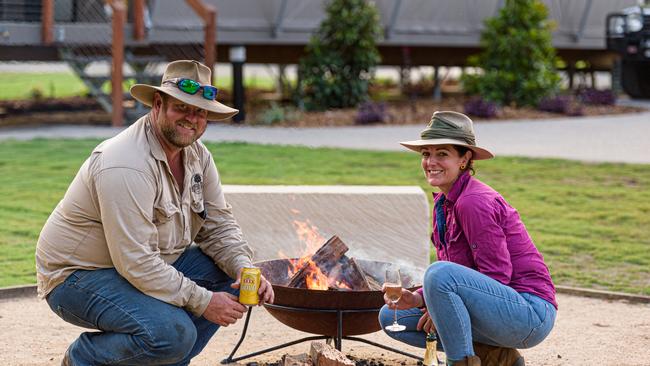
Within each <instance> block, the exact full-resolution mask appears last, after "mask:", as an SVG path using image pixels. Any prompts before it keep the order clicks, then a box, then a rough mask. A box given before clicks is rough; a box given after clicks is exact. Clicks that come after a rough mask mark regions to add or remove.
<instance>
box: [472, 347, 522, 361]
mask: <svg viewBox="0 0 650 366" xmlns="http://www.w3.org/2000/svg"><path fill="white" fill-rule="evenodd" d="M474 353H476V355H477V356H478V357H479V358H480V359H481V364H482V365H483V366H525V365H526V363H525V362H524V358H523V357H522V356H521V354H520V353H519V351H517V350H516V349H514V348H506V347H497V346H491V345H489V344H484V343H478V342H474Z"/></svg>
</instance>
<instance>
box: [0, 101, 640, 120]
mask: <svg viewBox="0 0 650 366" xmlns="http://www.w3.org/2000/svg"><path fill="white" fill-rule="evenodd" d="M269 99H271V98H270V96H269V95H268V94H266V95H265V94H262V93H254V95H251V96H249V97H248V100H249V101H251V102H250V103H248V104H247V110H246V112H247V114H246V116H247V119H246V122H245V124H249V125H264V126H278V127H319V126H321V127H326V126H327V127H333V126H353V125H359V123H358V122H357V121H356V120H357V116H358V114H359V109H358V108H347V109H339V110H330V111H324V112H303V111H299V110H297V109H296V108H294V107H291V106H288V105H286V104H285V105H281V104H277V103H274V102H269ZM467 100H468V99H467V98H466V97H464V96H462V95H448V96H445V97H444V98H443V99H442V100H441V101H439V102H436V101H434V100H433V99H432V98H430V97H429V98H423V97H420V98H416V99H413V100H409V99H407V98H400V99H396V100H392V101H388V102H383V103H374V104H373V105H372V106H371V107H372V108H381V109H382V110H381V111H380V112H379V114H380V115H381V117H383V122H370V123H367V124H379V125H380V124H389V125H405V124H418V125H424V124H426V123H427V122H428V121H429V119H430V118H431V114H432V113H433V112H434V111H437V110H452V111H459V112H463V111H464V105H465V103H466V102H467ZM225 103H226V104H229V105H232V103H229V102H225ZM381 105H383V107H380V106H381ZM581 111H582V115H584V116H600V115H611V114H624V113H636V112H640V111H643V109H642V108H638V107H631V106H619V105H583V106H582V108H581ZM269 116H270V117H269ZM563 117H568V116H567V115H565V114H561V113H551V112H545V111H541V110H538V109H535V108H530V107H524V108H514V107H507V106H506V107H503V108H500V109H499V110H498V112H497V114H496V116H495V117H492V118H490V120H512V119H553V118H563ZM472 118H473V119H474V120H475V121H481V120H484V118H481V117H476V116H472ZM110 123H111V116H110V114H109V113H107V112H105V111H104V110H103V109H102V108H101V107H100V106H99V104H98V103H97V102H96V101H95V100H93V99H90V98H82V97H73V98H61V99H39V100H21V101H0V127H19V126H36V125H56V124H79V125H88V124H91V125H110ZM227 123H234V122H232V121H227ZM362 124H366V123H362Z"/></svg>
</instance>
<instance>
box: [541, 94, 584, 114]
mask: <svg viewBox="0 0 650 366" xmlns="http://www.w3.org/2000/svg"><path fill="white" fill-rule="evenodd" d="M537 109H539V110H540V111H545V112H551V113H559V114H566V115H569V116H582V115H583V114H584V110H583V109H582V105H581V104H580V103H579V102H578V101H576V100H575V98H573V97H572V96H570V95H555V96H551V97H546V98H544V99H542V100H540V102H539V104H538V105H537Z"/></svg>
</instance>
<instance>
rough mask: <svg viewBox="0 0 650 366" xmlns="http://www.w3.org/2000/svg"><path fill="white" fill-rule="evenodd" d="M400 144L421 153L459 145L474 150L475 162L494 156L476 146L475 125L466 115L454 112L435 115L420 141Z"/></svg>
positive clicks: (436, 113)
mask: <svg viewBox="0 0 650 366" xmlns="http://www.w3.org/2000/svg"><path fill="white" fill-rule="evenodd" d="M400 144H401V145H402V146H404V147H407V148H409V149H411V150H413V151H416V152H420V151H421V150H422V148H423V147H424V146H431V145H458V146H464V147H466V148H468V149H470V150H472V152H473V153H474V154H473V159H474V160H484V159H491V158H493V157H494V154H492V153H491V152H489V151H488V150H487V149H484V148H482V147H479V146H477V145H476V136H475V135H474V124H473V123H472V120H471V119H470V118H469V117H467V116H466V115H464V114H462V113H458V112H452V111H440V112H435V113H433V116H432V117H431V121H430V122H429V124H428V125H427V128H425V129H424V130H423V131H422V132H421V133H420V139H419V140H414V141H403V142H400Z"/></svg>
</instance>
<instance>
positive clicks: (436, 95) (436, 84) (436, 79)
mask: <svg viewBox="0 0 650 366" xmlns="http://www.w3.org/2000/svg"><path fill="white" fill-rule="evenodd" d="M440 84H442V83H441V82H440V66H434V67H433V100H434V101H436V102H439V101H440V100H441V99H442V91H441V87H440Z"/></svg>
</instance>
